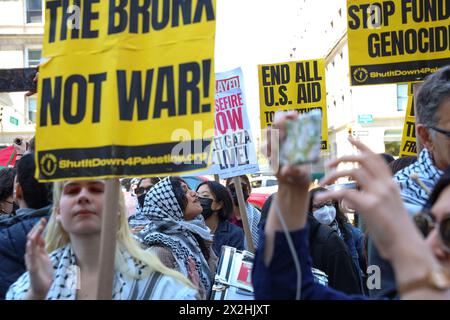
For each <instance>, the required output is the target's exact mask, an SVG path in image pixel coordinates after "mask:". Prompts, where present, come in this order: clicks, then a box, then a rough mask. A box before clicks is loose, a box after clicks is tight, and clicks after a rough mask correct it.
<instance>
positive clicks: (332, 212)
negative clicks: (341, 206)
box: [313, 206, 336, 226]
mask: <svg viewBox="0 0 450 320" xmlns="http://www.w3.org/2000/svg"><path fill="white" fill-rule="evenodd" d="M313 216H314V218H316V220H317V221H319V222H320V223H321V224H324V225H327V226H328V225H330V224H331V223H332V222H333V221H334V219H335V218H336V208H335V207H333V206H323V207H322V208H320V209H317V210H316V211H314V212H313Z"/></svg>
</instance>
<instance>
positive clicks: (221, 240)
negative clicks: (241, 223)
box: [213, 221, 244, 257]
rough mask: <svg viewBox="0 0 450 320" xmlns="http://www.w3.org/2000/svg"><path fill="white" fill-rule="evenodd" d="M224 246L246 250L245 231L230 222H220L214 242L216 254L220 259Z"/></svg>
mask: <svg viewBox="0 0 450 320" xmlns="http://www.w3.org/2000/svg"><path fill="white" fill-rule="evenodd" d="M222 246H229V247H234V248H236V249H238V250H244V231H243V230H242V228H239V227H238V226H235V225H234V224H231V223H230V222H228V221H219V225H218V226H217V230H216V232H215V233H214V242H213V249H214V253H215V254H216V255H217V256H218V257H220V253H221V250H222Z"/></svg>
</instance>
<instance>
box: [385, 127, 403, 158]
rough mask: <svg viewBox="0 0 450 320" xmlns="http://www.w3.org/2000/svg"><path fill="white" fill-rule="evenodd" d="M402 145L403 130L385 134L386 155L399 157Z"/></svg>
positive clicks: (394, 130)
mask: <svg viewBox="0 0 450 320" xmlns="http://www.w3.org/2000/svg"><path fill="white" fill-rule="evenodd" d="M401 144H402V129H390V130H386V131H385V132H384V149H385V151H384V152H386V153H389V154H391V155H393V156H394V157H397V156H398V155H399V153H400V146H401Z"/></svg>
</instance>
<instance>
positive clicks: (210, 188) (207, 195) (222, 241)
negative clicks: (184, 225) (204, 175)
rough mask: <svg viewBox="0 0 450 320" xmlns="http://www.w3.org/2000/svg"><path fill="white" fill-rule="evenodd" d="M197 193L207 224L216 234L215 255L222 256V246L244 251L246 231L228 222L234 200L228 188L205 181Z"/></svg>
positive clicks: (199, 186) (214, 241)
mask: <svg viewBox="0 0 450 320" xmlns="http://www.w3.org/2000/svg"><path fill="white" fill-rule="evenodd" d="M197 193H198V195H199V200H200V203H201V205H202V208H203V211H202V215H203V218H204V219H205V223H206V225H207V226H208V228H209V229H210V230H211V232H212V234H214V238H213V239H214V240H213V249H214V253H215V254H216V255H217V256H220V252H221V248H222V246H229V247H233V248H236V249H238V250H244V238H245V237H244V231H243V230H242V228H239V227H237V226H235V225H234V224H231V223H230V222H229V221H228V219H229V218H230V216H231V214H232V212H233V200H232V199H231V195H230V193H229V192H228V190H227V188H225V187H224V186H223V185H221V184H220V183H218V182H215V181H205V182H202V183H200V184H199V185H198V187H197Z"/></svg>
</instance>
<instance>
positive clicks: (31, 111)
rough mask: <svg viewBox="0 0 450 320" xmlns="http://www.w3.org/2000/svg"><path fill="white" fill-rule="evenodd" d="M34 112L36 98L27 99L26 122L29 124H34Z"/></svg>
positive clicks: (35, 110) (35, 109)
mask: <svg viewBox="0 0 450 320" xmlns="http://www.w3.org/2000/svg"><path fill="white" fill-rule="evenodd" d="M36 112H37V98H36V97H28V98H27V114H28V121H29V122H31V123H36Z"/></svg>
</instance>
